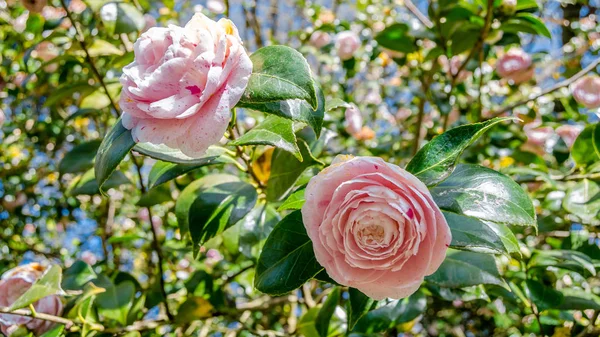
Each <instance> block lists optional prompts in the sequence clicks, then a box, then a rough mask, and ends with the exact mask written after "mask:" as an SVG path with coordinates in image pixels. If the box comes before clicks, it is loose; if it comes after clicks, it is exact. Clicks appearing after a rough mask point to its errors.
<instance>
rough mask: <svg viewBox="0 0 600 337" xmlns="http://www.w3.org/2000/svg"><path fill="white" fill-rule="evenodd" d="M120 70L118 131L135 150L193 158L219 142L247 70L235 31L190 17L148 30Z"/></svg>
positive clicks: (222, 22)
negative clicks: (163, 148)
mask: <svg viewBox="0 0 600 337" xmlns="http://www.w3.org/2000/svg"><path fill="white" fill-rule="evenodd" d="M134 53H135V60H134V61H133V62H132V63H131V64H129V65H128V66H126V67H125V68H124V69H123V75H122V76H121V83H122V84H123V90H122V92H121V101H120V105H121V108H122V109H123V126H124V127H125V128H127V129H129V130H132V136H133V139H134V141H136V142H150V143H153V144H165V145H167V146H169V147H171V148H176V149H179V150H181V151H182V152H183V153H184V154H186V155H188V156H190V157H200V156H202V154H204V152H205V151H206V149H207V148H208V147H209V146H210V145H212V144H215V143H217V142H219V140H220V139H221V138H222V137H223V134H224V133H225V130H226V129H227V125H228V123H229V119H230V117H231V112H230V109H231V108H233V107H234V106H235V104H237V102H238V101H239V100H240V97H241V96H242V94H243V92H244V90H245V89H246V86H247V85H248V80H249V77H250V74H251V73H252V62H251V61H250V58H249V57H248V54H247V53H246V51H245V50H244V47H243V45H242V40H241V39H240V36H239V34H238V30H237V28H236V27H235V25H234V24H233V23H232V22H231V21H230V20H228V19H221V20H219V21H218V22H215V21H213V20H211V19H209V18H208V17H206V16H205V15H203V14H201V13H197V14H195V15H194V16H193V17H192V19H191V20H190V21H189V22H188V23H187V24H186V25H185V27H178V26H174V25H169V26H168V27H167V28H163V27H153V28H150V29H149V30H148V31H147V32H145V33H144V34H142V35H141V36H140V38H139V39H138V40H137V41H136V42H135V45H134Z"/></svg>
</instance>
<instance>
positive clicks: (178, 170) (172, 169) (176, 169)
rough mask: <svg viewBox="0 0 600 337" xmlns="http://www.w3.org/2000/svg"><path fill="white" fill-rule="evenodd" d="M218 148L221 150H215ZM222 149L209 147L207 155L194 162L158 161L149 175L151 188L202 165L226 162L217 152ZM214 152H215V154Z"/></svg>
mask: <svg viewBox="0 0 600 337" xmlns="http://www.w3.org/2000/svg"><path fill="white" fill-rule="evenodd" d="M217 149H218V150H219V151H214V150H217ZM220 150H222V148H212V147H211V148H209V149H208V151H207V153H206V156H205V157H203V158H199V159H202V160H197V161H196V162H195V163H194V164H177V163H169V162H164V161H157V162H156V164H154V166H152V169H151V170H150V174H149V175H148V186H149V188H153V187H156V186H158V185H161V184H164V183H166V182H167V181H170V180H172V179H175V178H177V177H179V176H181V175H184V174H186V173H189V172H191V171H194V170H196V169H198V168H200V167H203V166H208V165H213V164H221V163H223V162H226V161H227V160H226V159H224V158H222V157H221V156H220V154H217V153H216V152H222V151H220ZM213 152H215V153H214V154H213Z"/></svg>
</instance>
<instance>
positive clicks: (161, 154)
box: [133, 143, 235, 165]
mask: <svg viewBox="0 0 600 337" xmlns="http://www.w3.org/2000/svg"><path fill="white" fill-rule="evenodd" d="M133 150H134V151H136V152H139V153H140V154H143V155H145V156H148V157H150V158H154V159H156V160H161V161H165V162H169V163H176V164H186V165H206V163H207V161H211V162H212V161H213V160H216V158H215V157H219V162H223V163H229V162H232V161H234V160H235V159H232V158H231V157H228V156H227V150H226V149H225V148H222V147H219V146H211V147H209V148H208V150H206V153H205V154H204V155H203V156H202V157H200V158H192V157H188V156H186V155H185V154H183V152H181V151H180V150H178V149H173V148H170V147H168V146H166V145H164V144H159V145H156V144H151V143H139V144H136V145H135V147H134V148H133Z"/></svg>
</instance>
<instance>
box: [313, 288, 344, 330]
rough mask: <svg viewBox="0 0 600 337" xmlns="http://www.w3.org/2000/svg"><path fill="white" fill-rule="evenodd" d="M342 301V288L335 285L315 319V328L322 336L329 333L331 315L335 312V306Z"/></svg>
mask: <svg viewBox="0 0 600 337" xmlns="http://www.w3.org/2000/svg"><path fill="white" fill-rule="evenodd" d="M339 302H340V288H338V287H335V288H334V289H333V291H332V292H331V293H330V294H329V295H328V296H327V299H326V300H325V303H323V306H322V307H321V310H319V313H318V314H317V318H316V319H315V328H316V329H317V332H318V333H319V336H320V337H327V333H328V331H329V323H330V322H331V317H332V316H333V313H334V312H335V308H336V307H337V305H338V303H339Z"/></svg>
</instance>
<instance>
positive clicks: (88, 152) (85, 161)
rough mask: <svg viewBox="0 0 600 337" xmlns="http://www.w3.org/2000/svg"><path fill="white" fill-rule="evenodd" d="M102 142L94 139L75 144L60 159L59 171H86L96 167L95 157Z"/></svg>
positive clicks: (63, 172) (61, 172) (62, 172)
mask: <svg viewBox="0 0 600 337" xmlns="http://www.w3.org/2000/svg"><path fill="white" fill-rule="evenodd" d="M100 143H101V141H100V140H92V141H89V142H85V143H81V144H79V145H77V146H75V147H74V148H73V149H72V150H71V151H69V152H68V153H67V154H66V155H65V156H64V158H63V159H62V160H61V161H60V164H59V165H58V172H60V174H65V173H77V172H85V171H87V170H88V169H91V168H92V167H94V158H95V157H96V151H98V148H99V147H100Z"/></svg>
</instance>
